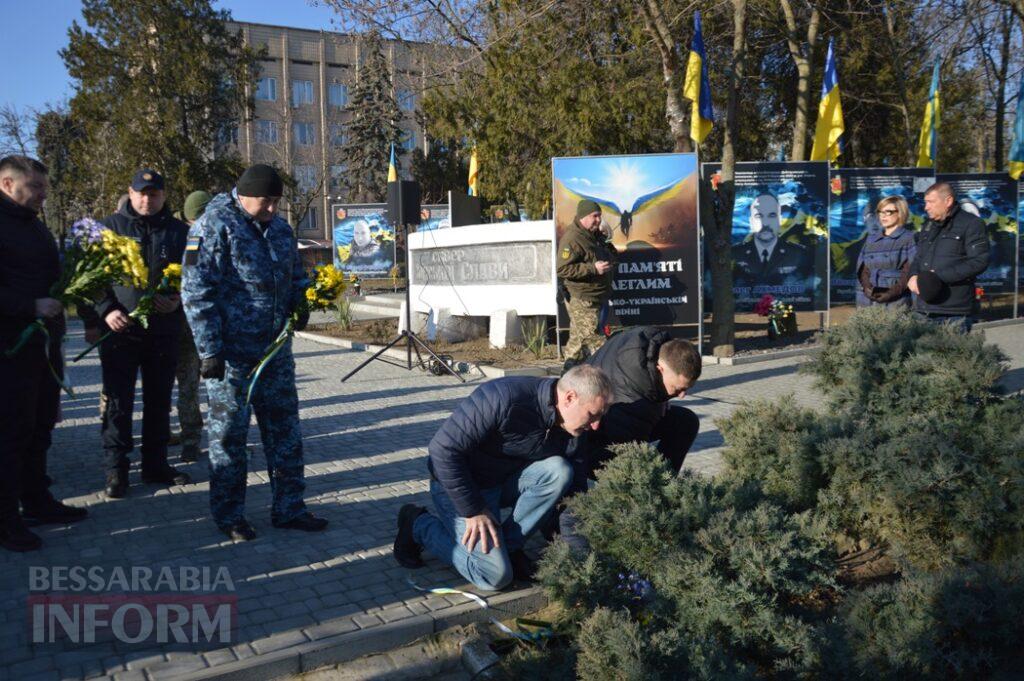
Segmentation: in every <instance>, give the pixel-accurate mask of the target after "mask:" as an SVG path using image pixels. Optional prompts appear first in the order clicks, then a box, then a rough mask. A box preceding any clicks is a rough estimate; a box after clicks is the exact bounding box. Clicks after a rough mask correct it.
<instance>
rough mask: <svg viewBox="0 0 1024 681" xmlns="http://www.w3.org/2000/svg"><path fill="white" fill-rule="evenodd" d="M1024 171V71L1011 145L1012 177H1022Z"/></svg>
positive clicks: (1016, 178) (1018, 91) (1021, 78)
mask: <svg viewBox="0 0 1024 681" xmlns="http://www.w3.org/2000/svg"><path fill="white" fill-rule="evenodd" d="M1021 173H1024V73H1022V74H1021V76H1020V89H1019V90H1017V122H1016V123H1015V124H1014V126H1013V145H1011V146H1010V177H1012V178H1013V179H1015V180H1019V179H1020V175H1021Z"/></svg>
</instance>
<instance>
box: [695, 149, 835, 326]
mask: <svg viewBox="0 0 1024 681" xmlns="http://www.w3.org/2000/svg"><path fill="white" fill-rule="evenodd" d="M720 169H721V164H719V163H705V164H704V177H706V178H708V179H709V181H710V180H711V179H713V176H714V175H715V174H716V173H718V172H719V171H720ZM732 278H733V282H732V283H733V294H734V295H735V297H736V312H737V313H748V312H751V311H752V310H753V307H754V305H755V304H756V303H757V302H758V301H759V300H761V298H762V297H763V296H765V295H766V294H767V295H770V296H772V298H774V299H775V300H780V301H782V302H784V303H787V304H789V305H792V306H793V309H795V310H802V311H805V312H807V311H819V312H821V311H825V310H826V309H828V163H825V162H806V163H804V162H794V163H737V164H736V205H735V207H734V208H733V216H732ZM713 295H714V291H712V290H711V275H710V273H709V272H705V274H704V300H705V303H704V309H707V310H709V309H711V296H713Z"/></svg>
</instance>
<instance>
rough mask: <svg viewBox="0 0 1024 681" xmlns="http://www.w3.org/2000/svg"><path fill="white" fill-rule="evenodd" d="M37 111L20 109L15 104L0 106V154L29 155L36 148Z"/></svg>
mask: <svg viewBox="0 0 1024 681" xmlns="http://www.w3.org/2000/svg"><path fill="white" fill-rule="evenodd" d="M34 129H35V113H34V112H33V111H31V110H21V111H19V110H18V108H17V107H16V106H14V105H13V104H4V105H3V106H2V107H0V156H7V155H9V154H20V155H21V156H28V155H30V154H31V153H32V151H33V149H35V146H36V144H35V137H34V136H33V130H34Z"/></svg>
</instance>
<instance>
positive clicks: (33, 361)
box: [0, 343, 62, 521]
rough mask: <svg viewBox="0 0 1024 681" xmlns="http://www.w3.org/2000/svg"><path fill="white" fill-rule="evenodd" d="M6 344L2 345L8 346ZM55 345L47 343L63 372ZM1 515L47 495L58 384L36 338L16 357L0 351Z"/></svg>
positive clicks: (55, 364) (5, 516)
mask: <svg viewBox="0 0 1024 681" xmlns="http://www.w3.org/2000/svg"><path fill="white" fill-rule="evenodd" d="M7 347H8V345H6V344H5V345H4V346H3V349H6V348H7ZM58 348H59V345H58V344H56V343H55V344H53V345H51V347H50V361H51V362H52V363H53V367H54V368H55V369H56V370H57V372H58V375H62V367H61V358H60V352H59V349H58ZM0 386H2V388H0V389H2V391H3V395H2V397H0V521H3V520H6V519H8V518H11V517H13V516H16V515H18V502H19V501H20V502H21V504H22V505H23V506H25V507H31V506H33V505H35V504H38V503H42V502H43V501H45V500H47V499H48V498H49V496H50V492H49V489H48V488H49V486H50V479H49V478H48V477H47V476H46V452H47V450H48V449H49V448H50V441H51V436H52V433H53V427H54V425H55V424H56V423H57V413H58V407H59V405H60V386H58V385H57V382H56V381H55V380H54V379H53V376H52V375H50V369H49V367H48V366H47V363H46V354H45V353H44V350H43V346H42V344H40V343H33V344H31V345H29V346H27V347H25V348H22V350H21V352H19V353H18V354H17V355H15V356H14V357H11V358H8V357H6V356H5V355H4V354H3V352H0Z"/></svg>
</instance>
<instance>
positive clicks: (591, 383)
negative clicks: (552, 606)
mask: <svg viewBox="0 0 1024 681" xmlns="http://www.w3.org/2000/svg"><path fill="white" fill-rule="evenodd" d="M612 396H613V394H612V386H611V382H610V381H609V380H608V377H607V376H606V375H605V373H604V372H603V371H601V370H600V369H598V368H596V367H592V366H588V365H581V366H578V367H575V368H574V369H571V370H570V371H569V372H567V373H566V374H565V375H564V376H562V378H560V379H554V378H534V377H526V376H522V377H510V378H500V379H497V380H494V381H490V382H488V383H485V384H483V385H481V386H480V387H479V388H477V389H476V390H475V391H473V393H472V394H471V395H470V396H469V397H468V398H466V399H465V400H463V401H462V402H461V403H460V404H459V406H458V407H456V409H455V411H454V412H452V415H451V416H450V417H449V418H448V420H447V421H445V423H444V425H442V426H441V429H440V430H439V431H438V432H437V434H436V435H434V438H433V440H431V441H430V446H429V453H430V460H429V462H428V467H429V469H430V477H431V480H430V494H431V496H432V497H433V500H434V508H435V512H434V513H433V514H431V513H428V512H427V511H426V509H424V508H422V507H419V506H416V505H414V504H406V505H405V506H403V507H402V509H401V510H400V511H399V514H398V536H397V538H396V539H395V545H394V555H395V559H396V560H397V561H398V562H399V564H401V565H403V566H405V567H408V568H417V567H422V566H423V561H422V559H421V558H420V553H421V551H422V550H423V549H424V548H426V549H427V550H428V551H430V553H432V554H433V555H435V556H437V557H438V558H440V559H441V560H443V561H445V562H447V563H449V564H450V565H452V566H453V567H454V568H455V569H456V570H458V572H459V574H461V575H462V576H463V577H465V578H466V579H467V580H469V581H470V582H471V583H472V584H473V585H474V586H476V587H477V588H479V589H484V590H488V591H492V590H497V589H501V588H502V587H504V586H506V585H507V584H508V583H509V582H511V581H512V578H513V577H515V578H516V579H519V580H528V579H530V577H531V576H532V571H533V570H532V568H533V566H532V565H531V564H530V561H529V559H528V558H527V557H526V554H525V553H524V552H523V545H524V544H525V542H526V538H527V537H528V536H529V535H530V534H531V533H532V532H533V531H534V530H536V529H537V528H538V527H539V526H540V524H541V523H542V521H544V520H545V519H546V518H547V517H548V516H549V514H550V513H551V511H552V510H553V509H554V507H555V504H557V503H558V500H559V499H560V498H561V497H562V493H563V492H564V491H565V489H566V487H567V486H568V485H569V483H570V481H571V479H572V467H571V466H570V464H569V462H568V461H567V460H566V458H565V454H566V450H567V448H568V447H569V445H570V443H571V442H572V440H573V438H576V437H578V436H579V435H581V434H582V433H584V432H586V431H588V430H595V429H596V428H597V427H598V425H599V424H600V421H601V417H602V416H603V415H604V413H605V411H606V410H607V408H608V405H609V404H611V401H612ZM508 507H511V508H512V514H511V515H510V516H509V517H508V518H507V519H506V520H505V521H504V522H501V521H500V518H501V509H502V508H508Z"/></svg>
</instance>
